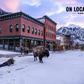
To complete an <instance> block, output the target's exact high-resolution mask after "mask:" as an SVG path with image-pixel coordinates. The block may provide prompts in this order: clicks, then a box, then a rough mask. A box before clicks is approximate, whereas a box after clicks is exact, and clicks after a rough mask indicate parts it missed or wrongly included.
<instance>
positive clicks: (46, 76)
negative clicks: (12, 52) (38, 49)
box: [0, 50, 84, 84]
mask: <svg viewBox="0 0 84 84" xmlns="http://www.w3.org/2000/svg"><path fill="white" fill-rule="evenodd" d="M8 59H9V58H0V63H3V62H4V61H6V60H8ZM14 59H15V63H14V65H11V66H5V67H2V68H0V84H84V51H80V50H77V51H76V50H73V51H72V50H71V51H65V52H56V53H55V52H53V53H51V54H50V57H49V58H46V57H45V58H43V63H39V60H38V61H33V60H34V59H33V56H25V57H14Z"/></svg>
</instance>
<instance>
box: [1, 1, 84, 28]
mask: <svg viewBox="0 0 84 84" xmlns="http://www.w3.org/2000/svg"><path fill="white" fill-rule="evenodd" d="M67 6H68V7H77V6H78V7H80V6H81V7H83V6H84V0H0V8H1V9H3V10H5V11H8V12H18V11H20V10H21V11H23V12H24V13H26V14H29V15H30V16H32V17H34V18H38V17H42V16H44V15H47V16H49V17H50V18H51V19H53V20H54V21H55V22H56V23H57V28H60V27H62V26H68V25H70V24H75V25H79V26H81V27H83V28H84V14H77V13H76V14H72V12H66V7H67Z"/></svg>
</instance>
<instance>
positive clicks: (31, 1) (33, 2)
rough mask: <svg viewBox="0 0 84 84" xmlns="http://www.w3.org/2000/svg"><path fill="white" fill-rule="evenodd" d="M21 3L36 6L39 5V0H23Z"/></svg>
mask: <svg viewBox="0 0 84 84" xmlns="http://www.w3.org/2000/svg"><path fill="white" fill-rule="evenodd" d="M21 3H23V4H27V5H30V6H37V7H38V6H40V5H41V3H40V0H23V1H22V2H21Z"/></svg>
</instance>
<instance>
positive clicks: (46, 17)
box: [43, 15, 57, 25]
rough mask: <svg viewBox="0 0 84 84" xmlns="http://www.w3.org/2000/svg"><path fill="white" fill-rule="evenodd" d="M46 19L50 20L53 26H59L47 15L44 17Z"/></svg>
mask: <svg viewBox="0 0 84 84" xmlns="http://www.w3.org/2000/svg"><path fill="white" fill-rule="evenodd" d="M43 17H44V18H45V19H47V20H49V21H50V22H52V23H53V24H55V25H57V23H56V22H54V21H53V20H52V19H50V18H49V17H48V16H47V15H44V16H43Z"/></svg>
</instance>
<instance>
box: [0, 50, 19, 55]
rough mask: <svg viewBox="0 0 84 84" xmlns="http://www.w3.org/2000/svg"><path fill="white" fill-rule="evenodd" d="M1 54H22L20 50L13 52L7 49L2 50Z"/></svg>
mask: <svg viewBox="0 0 84 84" xmlns="http://www.w3.org/2000/svg"><path fill="white" fill-rule="evenodd" d="M0 54H3V55H7V54H20V52H13V51H7V50H0Z"/></svg>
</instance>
